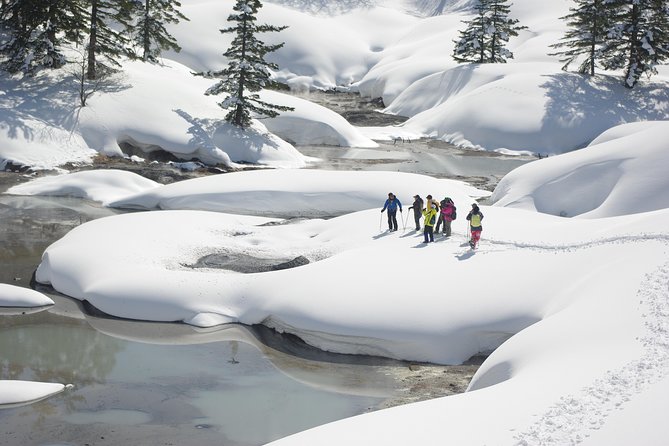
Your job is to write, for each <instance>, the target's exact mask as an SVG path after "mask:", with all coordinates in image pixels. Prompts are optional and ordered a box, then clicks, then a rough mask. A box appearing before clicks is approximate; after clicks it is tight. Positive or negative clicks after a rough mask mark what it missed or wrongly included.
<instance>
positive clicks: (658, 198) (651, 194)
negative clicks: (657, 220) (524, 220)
mask: <svg viewBox="0 0 669 446" xmlns="http://www.w3.org/2000/svg"><path fill="white" fill-rule="evenodd" d="M668 136H669V122H667V121H659V122H657V121H656V122H653V121H651V122H637V123H631V124H625V125H621V126H618V127H613V128H612V129H610V130H608V131H606V132H604V133H603V134H601V135H600V136H598V137H597V138H596V139H595V140H594V141H593V142H592V143H591V144H590V145H589V146H588V147H586V148H585V149H582V150H577V151H574V152H571V153H567V154H563V155H559V156H554V157H549V158H545V159H542V160H539V161H536V162H532V163H528V164H526V165H524V166H521V167H519V168H517V169H515V170H514V171H512V172H510V173H509V174H508V175H506V176H505V177H504V178H503V179H502V180H501V181H500V182H499V184H498V185H497V187H496V188H495V191H494V193H493V195H492V197H491V200H492V202H494V203H495V205H496V206H505V207H514V208H521V209H529V210H535V211H539V212H544V213H547V214H552V215H561V216H568V217H573V216H578V217H579V218H601V217H612V216H616V215H625V214H630V213H637V212H647V211H654V210H659V209H666V208H669V195H668V194H667V191H669V174H668V173H669V138H668Z"/></svg>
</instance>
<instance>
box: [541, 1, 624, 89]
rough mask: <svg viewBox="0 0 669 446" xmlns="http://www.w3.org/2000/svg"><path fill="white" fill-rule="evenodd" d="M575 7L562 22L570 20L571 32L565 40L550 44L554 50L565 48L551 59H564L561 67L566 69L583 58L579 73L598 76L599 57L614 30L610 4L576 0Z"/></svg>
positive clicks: (566, 34) (552, 54)
mask: <svg viewBox="0 0 669 446" xmlns="http://www.w3.org/2000/svg"><path fill="white" fill-rule="evenodd" d="M574 2H575V3H576V7H573V8H570V9H569V11H570V13H569V14H567V15H566V16H564V17H561V19H562V20H566V21H567V25H568V26H569V29H568V30H567V32H566V33H565V35H564V37H563V38H562V39H561V40H562V41H561V42H559V43H556V44H554V45H551V47H552V48H555V49H562V48H564V49H563V50H561V51H557V52H555V53H551V54H550V55H551V56H561V59H560V61H561V62H563V63H564V66H563V67H562V69H563V70H566V69H567V68H568V67H569V65H570V64H571V63H572V62H574V61H575V60H577V59H579V58H581V57H583V56H585V57H583V60H582V61H581V63H580V65H579V67H578V72H579V73H589V74H590V75H591V76H594V75H595V67H596V65H597V58H598V56H599V54H600V52H601V50H602V48H603V47H604V45H605V43H606V38H607V34H608V32H609V30H610V28H611V3H610V2H608V1H607V0H574Z"/></svg>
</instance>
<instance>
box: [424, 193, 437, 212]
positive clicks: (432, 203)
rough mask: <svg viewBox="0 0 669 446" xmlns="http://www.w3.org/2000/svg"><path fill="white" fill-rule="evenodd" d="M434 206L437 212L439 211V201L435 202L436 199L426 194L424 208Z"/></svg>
mask: <svg viewBox="0 0 669 446" xmlns="http://www.w3.org/2000/svg"><path fill="white" fill-rule="evenodd" d="M432 207H434V208H435V209H436V210H437V212H439V203H437V200H435V199H433V198H432V195H428V196H426V197H425V209H431V208H432Z"/></svg>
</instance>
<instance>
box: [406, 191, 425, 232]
mask: <svg viewBox="0 0 669 446" xmlns="http://www.w3.org/2000/svg"><path fill="white" fill-rule="evenodd" d="M409 209H413V219H414V221H415V222H416V231H420V218H421V217H422V216H423V199H422V198H420V195H414V196H413V204H412V205H411V207H410V208H409Z"/></svg>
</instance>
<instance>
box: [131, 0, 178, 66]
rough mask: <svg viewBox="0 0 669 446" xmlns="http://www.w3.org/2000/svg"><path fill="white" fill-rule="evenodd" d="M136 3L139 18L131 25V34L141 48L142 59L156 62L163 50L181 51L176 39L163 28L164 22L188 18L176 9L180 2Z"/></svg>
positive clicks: (162, 0) (148, 1)
mask: <svg viewBox="0 0 669 446" xmlns="http://www.w3.org/2000/svg"><path fill="white" fill-rule="evenodd" d="M137 5H138V6H140V8H139V11H138V14H139V19H138V20H137V23H136V24H135V25H134V26H133V27H132V36H133V40H134V41H135V43H136V44H137V46H138V47H139V48H141V54H142V59H143V60H145V61H151V62H156V61H157V60H158V57H159V56H160V53H161V52H162V51H163V50H170V49H171V50H174V51H176V52H179V51H181V47H180V46H179V44H178V43H177V41H176V39H175V38H174V37H173V36H172V35H171V34H170V33H168V32H167V29H165V24H168V23H179V21H180V20H188V18H187V17H186V16H185V15H183V14H182V13H181V12H180V11H179V9H178V8H179V7H181V3H180V2H179V1H177V0H143V1H142V2H138V3H137Z"/></svg>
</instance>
